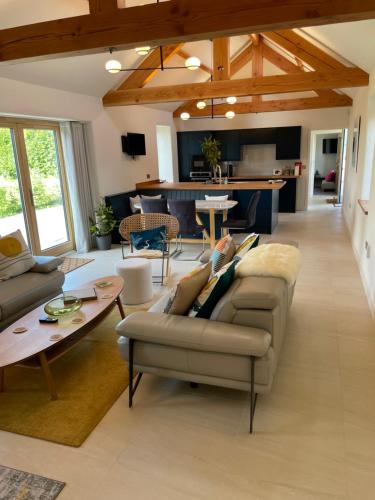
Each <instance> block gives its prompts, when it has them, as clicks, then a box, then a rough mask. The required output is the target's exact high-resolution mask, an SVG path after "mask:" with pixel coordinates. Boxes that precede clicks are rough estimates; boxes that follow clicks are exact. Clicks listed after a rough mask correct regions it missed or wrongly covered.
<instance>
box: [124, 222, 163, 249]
mask: <svg viewBox="0 0 375 500" xmlns="http://www.w3.org/2000/svg"><path fill="white" fill-rule="evenodd" d="M130 238H131V241H132V244H133V247H134V248H135V249H136V250H143V249H146V250H164V241H165V240H166V239H167V235H166V227H165V226H160V227H155V228H154V229H146V230H145V231H133V232H131V233H130Z"/></svg>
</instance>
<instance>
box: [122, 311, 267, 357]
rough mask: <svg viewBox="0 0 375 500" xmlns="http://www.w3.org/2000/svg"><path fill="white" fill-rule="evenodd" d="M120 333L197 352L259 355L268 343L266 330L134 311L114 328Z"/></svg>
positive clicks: (260, 355) (261, 354)
mask: <svg viewBox="0 0 375 500" xmlns="http://www.w3.org/2000/svg"><path fill="white" fill-rule="evenodd" d="M116 331H117V333H118V334H119V335H120V336H124V337H128V338H131V339H135V340H141V341H143V342H151V343H155V344H162V345H171V346H175V347H181V348H185V349H193V350H197V351H210V352H224V353H230V354H239V355H245V356H257V357H262V356H264V355H265V354H266V352H267V351H268V348H269V346H270V344H271V335H270V334H269V333H268V332H267V331H266V330H261V329H259V328H250V327H246V326H239V325H233V324H228V323H222V322H219V321H211V320H208V319H201V318H189V317H188V316H176V315H172V314H164V313H152V312H144V311H143V312H142V311H140V312H136V313H133V314H131V315H130V316H128V317H127V318H125V319H124V320H122V321H121V322H120V323H119V324H118V325H117V327H116Z"/></svg>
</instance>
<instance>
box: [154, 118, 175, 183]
mask: <svg viewBox="0 0 375 500" xmlns="http://www.w3.org/2000/svg"><path fill="white" fill-rule="evenodd" d="M156 142H157V149H158V165H159V179H161V180H165V181H167V182H173V153H172V131H171V127H169V126H168V125H156Z"/></svg>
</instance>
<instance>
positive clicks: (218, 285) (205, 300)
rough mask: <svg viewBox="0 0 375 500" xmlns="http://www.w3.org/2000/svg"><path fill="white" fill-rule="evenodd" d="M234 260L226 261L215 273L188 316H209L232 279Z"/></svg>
mask: <svg viewBox="0 0 375 500" xmlns="http://www.w3.org/2000/svg"><path fill="white" fill-rule="evenodd" d="M235 265H236V263H235V262H228V264H226V265H225V266H224V267H222V268H221V269H220V271H219V272H218V273H216V274H215V275H214V276H213V277H212V278H211V279H210V280H209V281H208V283H207V284H206V286H205V287H204V288H203V290H202V291H201V293H200V294H199V295H198V297H197V298H196V300H195V302H194V304H193V307H192V308H191V309H190V311H189V316H192V317H194V316H195V317H197V318H206V319H208V318H210V316H211V314H212V311H213V310H214V308H215V306H216V304H217V303H218V302H219V300H220V299H221V297H222V296H223V295H224V294H225V293H226V291H227V290H228V288H229V287H230V286H231V284H232V282H233V280H234V268H235Z"/></svg>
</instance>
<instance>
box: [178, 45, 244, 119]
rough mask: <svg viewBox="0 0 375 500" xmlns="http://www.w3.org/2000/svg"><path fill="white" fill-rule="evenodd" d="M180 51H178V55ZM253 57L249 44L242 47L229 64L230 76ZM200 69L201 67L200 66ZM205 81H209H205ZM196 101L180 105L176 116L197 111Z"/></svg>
mask: <svg viewBox="0 0 375 500" xmlns="http://www.w3.org/2000/svg"><path fill="white" fill-rule="evenodd" d="M180 52H181V51H179V53H180ZM252 55H253V47H252V45H251V44H249V45H247V46H246V47H244V48H243V49H242V50H241V52H239V54H237V56H235V57H234V58H233V59H232V61H231V63H230V74H231V76H233V75H235V74H236V73H238V71H240V70H241V69H242V68H243V67H244V66H245V65H246V64H247V63H248V62H250V61H251V58H252ZM201 67H202V66H201ZM210 75H211V72H210ZM207 81H210V79H209V80H207ZM197 102H198V100H197V99H195V100H193V101H187V102H185V103H184V104H181V105H180V106H179V107H178V108H177V109H176V110H175V113H177V116H180V114H181V113H183V112H187V113H190V114H192V113H193V112H194V110H195V109H197Z"/></svg>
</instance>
